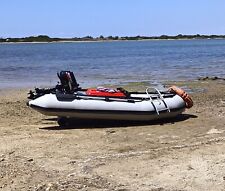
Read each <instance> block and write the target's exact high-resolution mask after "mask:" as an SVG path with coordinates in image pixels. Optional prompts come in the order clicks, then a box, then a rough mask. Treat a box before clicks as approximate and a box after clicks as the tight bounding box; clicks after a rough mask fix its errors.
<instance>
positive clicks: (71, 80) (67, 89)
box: [56, 71, 81, 94]
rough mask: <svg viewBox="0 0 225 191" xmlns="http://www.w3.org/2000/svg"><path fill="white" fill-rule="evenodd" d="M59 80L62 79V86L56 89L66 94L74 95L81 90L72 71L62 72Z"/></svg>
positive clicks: (59, 74)
mask: <svg viewBox="0 0 225 191" xmlns="http://www.w3.org/2000/svg"><path fill="white" fill-rule="evenodd" d="M57 75H58V77H59V79H60V83H61V84H60V85H58V87H56V89H59V90H60V91H61V92H63V93H66V94H73V93H74V92H75V91H78V90H80V89H81V88H80V87H79V84H78V83H77V80H76V78H75V76H74V74H73V72H71V71H61V72H60V73H57Z"/></svg>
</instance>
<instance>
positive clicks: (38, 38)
mask: <svg viewBox="0 0 225 191" xmlns="http://www.w3.org/2000/svg"><path fill="white" fill-rule="evenodd" d="M186 39H225V35H200V34H196V35H182V34H179V35H176V36H168V35H161V36H130V37H129V36H125V37H119V36H108V37H104V36H103V35H100V36H99V37H92V36H85V37H74V38H51V37H49V36H47V35H39V36H30V37H24V38H0V43H1V42H60V41H65V42H70V41H107V40H186Z"/></svg>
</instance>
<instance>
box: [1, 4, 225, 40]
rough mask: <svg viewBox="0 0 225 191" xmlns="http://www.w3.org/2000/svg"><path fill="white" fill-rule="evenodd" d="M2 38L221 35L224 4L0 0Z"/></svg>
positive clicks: (224, 19) (224, 24)
mask: <svg viewBox="0 0 225 191" xmlns="http://www.w3.org/2000/svg"><path fill="white" fill-rule="evenodd" d="M0 8H1V9H0V18H1V22H0V23H1V25H0V37H24V36H31V35H39V34H46V35H49V36H51V37H75V36H77V37H82V36H86V35H91V36H99V35H103V36H109V35H112V36H116V35H118V36H136V35H147V36H153V35H157V36H158V35H162V34H167V35H176V34H180V33H181V34H197V33H199V34H225V0H1V1H0Z"/></svg>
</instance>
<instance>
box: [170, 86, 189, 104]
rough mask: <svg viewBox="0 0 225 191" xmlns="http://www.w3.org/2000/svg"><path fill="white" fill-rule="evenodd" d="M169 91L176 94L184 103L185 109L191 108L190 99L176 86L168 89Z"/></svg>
mask: <svg viewBox="0 0 225 191" xmlns="http://www.w3.org/2000/svg"><path fill="white" fill-rule="evenodd" d="M169 91H171V92H174V93H176V94H177V95H179V96H180V97H181V98H182V99H183V100H184V101H185V103H186V108H191V107H192V106H193V101H192V99H191V97H190V96H189V95H188V94H187V93H186V92H185V91H184V90H182V89H181V88H178V87H177V86H171V87H170V88H169Z"/></svg>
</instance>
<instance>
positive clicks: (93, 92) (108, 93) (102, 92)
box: [86, 87, 126, 98]
mask: <svg viewBox="0 0 225 191" xmlns="http://www.w3.org/2000/svg"><path fill="white" fill-rule="evenodd" d="M86 93H87V95H89V96H99V97H120V98H121V97H122V98H124V97H126V95H125V94H124V93H123V92H121V91H120V90H115V89H111V88H104V87H99V88H97V89H88V90H87V91H86Z"/></svg>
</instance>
